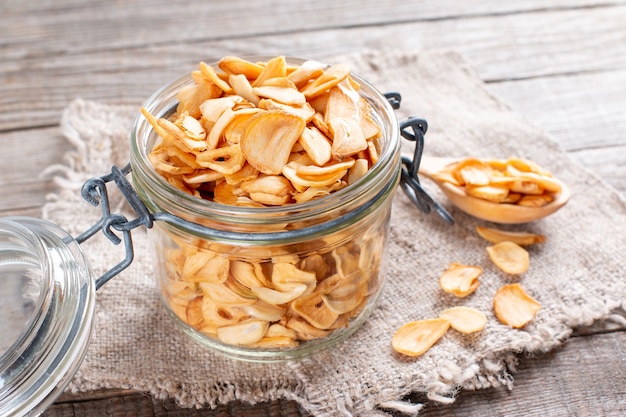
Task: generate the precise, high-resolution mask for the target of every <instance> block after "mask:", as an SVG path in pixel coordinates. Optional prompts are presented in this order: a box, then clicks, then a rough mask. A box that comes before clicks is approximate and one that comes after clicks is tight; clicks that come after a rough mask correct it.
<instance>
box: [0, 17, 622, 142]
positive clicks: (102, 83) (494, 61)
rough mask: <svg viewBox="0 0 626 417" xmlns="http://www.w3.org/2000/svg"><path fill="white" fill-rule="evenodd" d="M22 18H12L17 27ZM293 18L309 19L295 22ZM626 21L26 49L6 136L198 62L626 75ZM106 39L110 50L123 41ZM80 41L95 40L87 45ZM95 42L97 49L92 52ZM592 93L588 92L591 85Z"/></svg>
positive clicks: (15, 69)
mask: <svg viewBox="0 0 626 417" xmlns="http://www.w3.org/2000/svg"><path fill="white" fill-rule="evenodd" d="M163 13H165V12H161V15H158V16H161V17H158V16H157V17H154V16H153V17H151V19H153V20H152V23H153V25H152V26H151V27H152V29H151V30H149V33H150V36H152V37H153V38H159V37H160V35H161V34H160V31H161V30H162V28H161V26H163V25H162V24H160V23H159V20H158V19H160V18H163V16H162V15H163ZM44 16H45V15H44ZM18 17H19V16H14V19H15V20H20V19H19V18H18ZM293 19H294V21H299V20H306V19H307V18H306V17H299V15H297V16H294V17H293ZM248 20H249V18H248ZM27 21H28V18H27ZM624 21H626V6H612V7H599V8H590V9H574V10H559V11H550V12H542V13H539V12H534V13H519V14H512V15H505V16H498V17H476V18H472V19H446V20H435V21H419V22H409V23H400V24H396V25H394V26H393V29H390V28H389V27H387V26H385V25H382V26H376V25H373V26H367V27H355V28H346V29H333V30H323V31H315V32H303V33H297V34H296V33H292V34H289V35H286V34H272V35H265V36H255V37H245V36H244V37H239V38H228V39H216V40H204V39H200V40H193V41H189V42H182V41H180V42H171V43H160V42H158V43H147V44H146V43H144V44H135V46H133V47H130V46H129V47H124V48H123V49H105V50H104V49H101V47H100V49H99V48H94V49H93V50H91V49H89V50H76V49H73V48H76V47H75V46H73V45H71V44H65V46H64V47H63V48H64V51H63V53H56V54H55V55H54V56H50V55H48V53H47V52H46V53H35V52H30V51H29V50H28V49H27V45H26V46H22V49H20V51H21V54H22V55H19V56H18V57H17V58H19V59H3V60H1V61H0V77H1V78H0V86H1V88H2V91H3V92H2V94H1V95H0V131H2V130H12V129H21V128H28V127H33V126H47V125H52V124H54V123H56V122H57V120H58V116H59V114H60V112H61V109H62V108H63V107H65V106H66V105H67V103H68V102H69V101H70V100H71V99H73V98H75V97H77V96H80V97H84V98H89V99H95V100H100V101H108V102H124V103H141V102H142V101H143V100H144V99H145V98H147V97H148V96H149V95H150V94H151V93H152V92H153V91H154V90H155V89H156V88H157V87H159V86H161V85H163V84H164V83H165V82H167V81H169V80H170V79H172V78H174V77H175V76H178V75H181V74H183V73H186V72H188V71H189V70H190V68H195V65H196V64H197V62H198V61H199V60H215V59H218V58H220V57H221V56H223V55H228V54H231V55H258V54H267V55H275V54H286V55H293V56H304V57H311V58H320V59H323V58H325V57H329V56H332V55H336V54H341V53H348V52H354V51H360V50H364V49H371V48H386V49H388V48H397V49H406V50H420V49H424V48H449V49H457V50H459V51H460V52H462V53H463V54H464V55H465V56H466V57H467V59H468V60H469V62H470V64H471V65H472V66H473V67H474V68H475V69H476V71H477V72H478V74H479V76H481V77H482V78H483V79H485V80H488V81H489V80H492V81H493V80H517V79H525V78H536V77H543V76H548V75H555V74H556V75H558V74H565V75H568V74H570V73H574V72H590V71H599V72H602V74H605V73H608V72H607V71H610V70H615V69H624V68H626V25H624V24H623V22H624ZM231 23H232V22H231ZM232 24H234V23H232ZM31 25H33V28H32V30H35V31H38V30H42V31H45V30H44V29H45V28H44V27H39V26H37V23H36V21H35V22H34V23H31ZM68 25H69V26H70V27H72V28H74V30H76V31H77V34H79V33H80V31H81V30H86V27H88V26H89V24H88V22H79V21H74V22H72V24H71V25H70V24H69V23H68ZM172 26H176V25H172ZM15 30H17V29H15ZM55 30H57V32H54V30H53V31H52V32H50V33H49V35H50V37H51V38H54V39H59V44H63V43H64V42H66V41H63V39H64V36H67V34H65V33H63V32H62V31H61V29H60V28H56V29H55ZM116 30H117V29H116ZM146 30H148V29H146ZM59 31H61V32H59ZM5 33H6V32H5ZM8 33H12V32H11V31H9V32H8ZM110 35H111V42H114V41H115V39H120V37H123V36H124V35H123V33H122V34H120V35H115V34H110ZM79 38H80V36H78V35H77V36H75V37H70V39H73V40H76V39H79ZM181 38H182V35H181ZM3 41H4V42H7V41H8V40H5V39H4V37H3ZM81 42H91V41H90V40H89V39H88V38H87V39H82V40H81ZM99 42H100V40H94V41H93V44H94V45H95V44H99ZM9 55H10V54H9ZM587 88H589V89H590V91H592V89H591V86H587Z"/></svg>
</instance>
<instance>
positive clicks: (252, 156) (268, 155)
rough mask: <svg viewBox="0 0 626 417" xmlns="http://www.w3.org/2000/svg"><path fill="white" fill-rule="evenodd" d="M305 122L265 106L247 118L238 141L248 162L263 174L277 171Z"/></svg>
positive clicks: (287, 156) (287, 157)
mask: <svg viewBox="0 0 626 417" xmlns="http://www.w3.org/2000/svg"><path fill="white" fill-rule="evenodd" d="M304 128H305V122H304V120H302V119H301V118H299V117H297V116H294V115H292V114H287V113H283V112H281V111H275V110H268V111H265V112H262V113H257V114H255V115H254V116H252V117H251V118H250V120H249V121H248V124H247V125H246V129H245V131H244V133H243V135H242V136H241V140H240V142H239V144H240V146H241V151H242V152H243V154H244V156H245V158H246V160H247V161H248V163H249V164H250V165H252V166H253V167H255V168H256V169H258V170H259V171H261V172H263V173H264V174H280V173H281V171H282V169H283V167H284V166H285V165H286V164H287V161H288V159H289V154H290V153H291V148H292V147H293V145H294V144H295V143H296V141H297V140H298V139H299V138H300V136H301V135H302V132H303V131H304Z"/></svg>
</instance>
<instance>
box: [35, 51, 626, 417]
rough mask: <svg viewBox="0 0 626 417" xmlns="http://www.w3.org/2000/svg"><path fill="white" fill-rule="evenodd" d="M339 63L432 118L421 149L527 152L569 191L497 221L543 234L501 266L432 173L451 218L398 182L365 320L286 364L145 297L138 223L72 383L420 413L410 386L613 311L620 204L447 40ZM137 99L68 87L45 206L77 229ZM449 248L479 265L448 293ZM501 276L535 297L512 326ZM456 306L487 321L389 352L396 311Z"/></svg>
mask: <svg viewBox="0 0 626 417" xmlns="http://www.w3.org/2000/svg"><path fill="white" fill-rule="evenodd" d="M339 60H341V61H342V62H348V63H350V64H351V65H352V69H353V71H354V72H356V73H358V74H359V75H361V76H363V77H364V78H365V79H367V80H369V81H370V82H371V83H372V84H374V85H375V86H377V87H378V88H379V90H381V91H383V92H384V91H399V92H401V93H402V96H403V102H402V109H401V110H399V111H398V112H397V114H398V119H399V120H403V119H404V118H406V117H408V116H410V115H415V116H419V117H423V118H425V119H427V120H428V122H429V125H430V129H429V131H428V134H427V135H426V153H427V154H430V155H435V156H465V155H475V156H489V157H503V158H505V157H508V156H521V157H526V158H529V159H531V160H534V161H536V162H537V163H539V164H540V165H541V166H543V167H545V168H547V169H549V170H551V171H552V172H553V173H554V174H555V175H556V176H557V177H558V178H560V179H562V180H563V181H564V182H565V183H566V184H568V185H569V186H570V187H571V189H572V194H573V197H572V199H571V201H570V202H569V204H568V205H567V206H565V207H564V208H563V209H562V210H560V211H559V212H557V213H556V214H554V215H553V216H551V217H549V218H547V219H544V220H541V221H537V222H535V223H532V224H527V225H523V226H517V227H508V228H509V229H512V230H528V231H533V232H538V233H542V234H545V235H546V236H547V242H546V243H544V244H542V245H539V246H535V247H532V248H530V256H531V266H530V269H529V270H528V272H526V273H524V274H523V275H521V276H519V277H512V276H507V275H506V274H504V273H502V272H500V271H499V270H498V269H497V268H495V267H494V266H493V264H492V263H491V262H490V261H489V259H488V256H487V254H486V251H485V247H486V246H487V245H488V243H487V242H486V241H484V240H482V239H481V238H480V237H478V236H477V235H476V233H475V227H476V226H477V225H487V223H486V222H483V221H479V220H476V219H474V218H471V217H469V216H467V215H465V214H463V213H462V212H460V211H458V210H455V209H454V208H453V207H450V205H449V204H448V203H447V201H446V200H445V198H444V197H443V196H442V195H441V194H440V193H439V192H438V190H437V188H436V187H435V186H429V189H431V190H432V191H433V194H434V195H435V196H436V198H438V199H439V200H440V201H441V202H443V203H444V205H445V206H446V207H447V208H448V209H449V210H450V212H451V213H452V214H453V216H454V217H455V219H456V225H455V226H449V225H447V224H445V223H444V222H443V221H441V219H439V218H438V217H436V215H434V214H431V215H424V214H422V213H421V212H419V211H418V210H417V209H416V208H415V207H414V206H413V205H412V204H411V203H410V202H409V200H408V199H407V198H406V197H405V196H404V194H403V193H402V192H398V193H397V194H396V196H395V200H394V203H393V204H394V207H393V215H392V222H391V238H390V241H389V251H388V260H389V264H388V265H389V267H388V272H387V276H386V280H387V281H386V286H385V289H384V295H383V297H382V300H381V302H380V306H379V307H378V308H377V309H376V310H375V311H374V313H373V315H372V316H371V319H370V320H369V321H368V322H367V323H366V324H365V325H364V326H363V327H362V328H361V329H360V330H359V331H358V332H357V333H356V334H355V335H354V336H352V337H351V338H349V339H348V340H347V341H345V342H343V343H341V344H340V345H338V346H337V347H336V348H334V349H332V351H326V352H324V353H321V354H318V355H315V356H313V357H310V358H308V359H304V360H300V361H295V362H288V363H279V364H252V363H242V362H236V361H232V360H230V359H226V358H223V357H221V356H218V355H215V354H213V353H211V352H207V351H205V350H203V349H202V348H200V347H199V346H197V345H195V344H194V343H192V342H190V341H189V340H188V339H187V337H186V336H185V335H183V334H182V333H181V331H179V330H178V329H177V328H176V327H175V326H174V324H173V321H172V320H171V319H170V318H169V316H168V315H167V314H166V312H165V310H164V309H163V308H162V307H161V305H160V301H159V299H158V296H157V289H156V285H155V282H154V278H153V274H152V272H151V270H152V264H153V261H152V259H151V254H150V251H149V249H148V245H147V244H146V241H147V238H146V232H145V230H137V231H136V232H134V233H133V236H134V244H135V249H136V254H137V256H136V258H135V261H134V263H133V264H132V266H131V267H130V268H129V269H128V270H126V271H124V272H123V273H122V274H121V275H120V276H118V277H116V278H114V279H113V280H112V281H110V282H109V283H108V284H106V285H105V286H104V287H103V288H102V289H100V290H99V291H98V293H97V310H96V321H95V327H94V329H93V339H92V341H91V345H90V347H89V351H88V354H87V357H86V358H85V361H84V363H83V364H82V366H81V368H80V370H79V371H78V374H77V375H76V377H75V378H74V380H73V382H72V383H71V386H70V389H71V390H72V391H83V390H92V389H99V388H132V389H136V390H142V391H147V392H150V393H151V394H152V395H153V396H155V397H158V398H164V397H174V398H175V399H176V400H177V401H178V402H179V403H180V404H181V405H183V406H188V407H193V406H215V405H216V404H223V403H226V402H228V401H231V400H235V399H239V400H241V401H245V402H260V401H265V400H271V399H279V398H283V399H292V400H296V401H298V402H299V403H300V404H301V405H302V406H303V408H304V409H306V410H307V411H308V412H310V413H312V414H313V415H315V416H370V415H387V412H389V411H390V410H396V411H402V412H404V413H406V414H408V415H416V414H418V412H419V409H420V408H421V405H420V404H410V403H408V402H403V401H402V399H403V398H404V397H406V396H407V394H409V393H412V392H425V393H427V396H428V398H429V399H431V400H433V401H441V402H452V401H453V400H454V397H455V395H456V394H457V393H458V391H459V390H460V389H480V388H486V387H492V386H502V385H504V386H509V387H511V386H512V382H513V377H512V374H513V373H514V371H515V366H516V362H517V361H518V360H519V359H520V358H522V360H523V356H524V354H531V353H536V352H544V351H547V350H549V349H552V348H554V347H556V346H558V345H559V344H561V343H563V341H564V340H566V339H567V338H568V336H569V335H570V334H571V332H572V329H573V328H575V327H577V326H587V325H590V324H592V323H593V322H594V321H595V320H598V319H610V318H611V317H612V315H613V312H614V311H615V310H616V309H619V308H622V307H623V305H624V301H625V295H626V293H625V282H626V280H624V265H626V255H625V251H624V241H623V239H624V236H625V235H626V227H625V226H626V203H625V201H624V200H623V199H622V197H621V196H620V195H619V193H618V192H616V191H615V190H613V189H612V188H610V187H609V186H607V185H605V184H604V183H603V182H602V181H601V180H599V179H598V178H597V177H596V176H594V175H593V174H591V173H589V172H588V171H586V170H585V169H584V168H583V167H581V166H579V165H577V164H575V163H573V162H572V161H570V159H569V158H568V157H567V155H566V154H565V152H564V151H563V149H562V148H561V147H560V146H559V145H558V144H557V143H555V142H554V141H553V140H551V139H550V138H549V137H548V136H547V135H546V134H545V133H544V132H542V131H541V130H540V129H538V128H537V127H535V126H533V124H532V121H529V120H526V119H525V118H524V117H522V116H520V115H518V114H515V113H514V112H513V111H511V109H510V108H509V107H507V105H505V104H503V103H502V102H501V101H500V100H498V98H496V97H494V95H492V94H491V93H490V92H489V89H488V87H486V86H485V85H483V84H482V83H481V81H480V80H479V79H478V77H477V76H476V75H475V74H474V72H473V71H472V70H471V69H470V68H469V67H468V65H467V63H466V62H465V61H464V60H463V58H462V57H461V56H459V55H458V54H456V53H454V52H421V53H418V54H413V53H400V52H396V53H394V52H370V53H364V54H359V55H352V56H347V57H340V58H337V57H335V58H329V59H328V60H327V62H337V61H339ZM165 81H167V80H164V82H165ZM140 104H141V103H137V106H116V105H105V104H99V103H94V102H89V101H82V100H77V101H74V102H72V103H71V104H70V105H69V107H68V108H67V110H66V112H65V114H64V118H63V120H62V129H63V132H64V134H65V135H66V136H67V137H68V139H69V140H70V141H71V142H72V143H73V144H74V145H75V150H74V151H72V152H70V153H69V154H68V155H67V158H66V165H64V166H58V167H53V168H52V169H50V170H48V173H51V172H52V173H54V175H56V177H57V178H56V180H57V182H58V184H59V190H58V192H57V193H56V194H55V195H52V196H50V198H49V200H48V202H47V204H46V205H45V208H44V217H46V218H48V219H50V220H52V221H54V222H56V223H58V224H60V225H61V226H63V227H65V228H67V229H68V230H69V231H70V232H71V233H73V234H78V233H79V232H82V231H83V230H85V229H86V228H87V227H88V226H89V225H91V224H92V223H93V222H94V221H95V219H97V218H98V217H99V215H100V213H99V210H98V209H95V208H92V207H91V206H90V205H88V204H87V203H85V202H84V201H83V200H82V199H81V197H80V193H79V191H78V190H79V187H80V185H81V184H82V182H83V181H84V180H86V179H87V178H90V177H93V176H100V175H103V174H106V173H108V172H110V168H111V165H112V164H117V165H120V166H121V165H125V163H126V162H127V161H128V141H129V139H128V136H129V134H128V132H129V128H130V126H131V123H132V121H133V119H134V117H135V116H136V115H137V114H138V109H139V105H140ZM425 183H426V184H427V185H429V184H428V182H427V181H425ZM114 199H115V198H114ZM112 248H113V246H112V244H111V243H110V242H109V241H107V240H105V239H102V240H93V241H91V242H88V243H87V244H85V250H86V251H87V253H88V257H89V258H90V261H91V265H92V267H93V269H94V272H95V274H96V275H99V274H100V273H102V271H104V270H105V269H107V268H109V267H111V266H112V265H114V264H116V263H117V262H119V260H120V259H121V258H120V257H121V256H122V255H121V252H120V251H118V250H113V249H112ZM452 261H456V262H461V263H468V264H477V265H480V266H482V267H483V268H484V273H483V275H482V276H481V278H480V286H479V288H478V290H477V291H476V292H475V293H474V294H473V295H471V296H469V297H467V298H464V299H457V298H455V297H453V296H450V295H447V294H445V293H443V292H442V291H441V290H440V288H439V285H438V276H439V275H440V274H441V272H442V271H443V270H445V269H446V267H447V266H448V264H449V263H450V262H452ZM513 281H519V282H521V283H522V285H523V286H524V288H525V289H526V290H527V291H528V292H529V293H530V294H531V295H532V296H533V297H535V298H536V299H537V300H538V301H539V302H540V303H541V305H542V309H541V310H540V311H539V313H538V314H537V316H536V318H535V319H534V320H533V321H532V322H531V323H530V324H528V325H527V326H526V327H525V328H524V329H522V330H514V329H511V328H509V327H507V326H504V325H502V324H500V323H499V322H498V321H497V320H496V319H495V317H494V315H493V312H492V299H493V296H494V294H495V292H496V290H497V289H498V288H499V287H500V286H502V285H503V284H505V283H509V282H513ZM457 305H463V306H469V307H474V308H477V309H479V310H481V311H483V312H484V313H485V314H486V315H487V317H488V323H487V326H486V328H485V329H484V330H483V331H482V332H480V333H479V334H474V335H462V334H460V333H457V332H456V331H449V332H448V333H447V334H446V335H445V336H444V337H443V338H442V339H441V340H440V341H439V342H438V343H437V344H436V345H435V346H434V347H433V348H432V349H430V350H429V351H428V352H427V353H426V354H425V355H423V356H422V357H419V358H417V359H407V358H405V357H401V356H399V355H397V354H394V352H393V351H392V349H391V343H390V342H391V338H392V335H393V334H394V332H395V330H396V329H397V328H398V327H399V326H400V325H401V324H403V323H405V322H407V321H410V320H416V319H423V318H430V317H436V316H437V314H438V313H439V312H440V311H441V310H442V309H444V308H446V307H451V306H457Z"/></svg>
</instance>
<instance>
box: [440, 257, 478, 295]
mask: <svg viewBox="0 0 626 417" xmlns="http://www.w3.org/2000/svg"><path fill="white" fill-rule="evenodd" d="M482 272H483V269H482V268H481V267H479V266H474V265H462V264H459V263H456V262H452V263H451V264H450V266H449V267H448V269H446V270H445V271H444V273H443V274H442V275H441V276H440V277H439V285H440V286H441V289H442V290H444V291H445V292H447V293H450V294H454V295H456V296H457V297H461V298H462V297H466V296H468V295H470V294H471V293H473V292H474V291H476V288H478V284H479V282H478V277H479V276H480V275H481V274H482Z"/></svg>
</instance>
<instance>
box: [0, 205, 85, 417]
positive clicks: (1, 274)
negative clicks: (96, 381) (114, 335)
mask: <svg viewBox="0 0 626 417" xmlns="http://www.w3.org/2000/svg"><path fill="white" fill-rule="evenodd" d="M94 307H95V284H94V281H93V279H92V275H91V272H90V270H89V267H88V265H87V260H86V258H85V256H84V254H83V252H82V250H81V248H80V246H79V244H78V243H77V242H76V241H75V240H74V239H73V238H72V237H71V236H70V235H69V234H68V233H67V232H65V231H64V230H62V229H60V228H59V227H58V226H56V225H54V224H52V223H49V222H47V221H43V220H40V219H34V218H27V217H8V218H2V219H0V415H2V416H14V415H15V416H17V415H20V416H21V415H30V414H37V413H39V412H41V411H43V410H44V409H45V408H46V407H47V406H49V405H50V404H51V403H52V402H53V401H54V400H55V399H56V398H57V396H58V395H60V394H61V393H62V392H63V390H64V389H65V387H66V386H67V384H68V383H69V381H70V380H71V378H72V377H73V376H74V374H75V373H76V371H77V369H78V367H79V366H80V364H81V362H82V360H83V358H84V355H85V352H86V350H87V346H88V343H89V337H90V333H91V323H92V318H93V314H94Z"/></svg>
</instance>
